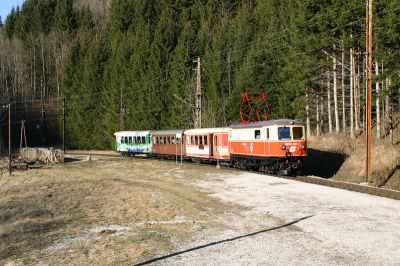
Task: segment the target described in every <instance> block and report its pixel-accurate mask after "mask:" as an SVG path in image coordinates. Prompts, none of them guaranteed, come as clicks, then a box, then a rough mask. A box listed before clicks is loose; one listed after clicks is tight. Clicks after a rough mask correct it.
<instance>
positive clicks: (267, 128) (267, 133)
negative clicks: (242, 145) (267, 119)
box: [267, 128, 269, 140]
mask: <svg viewBox="0 0 400 266" xmlns="http://www.w3.org/2000/svg"><path fill="white" fill-rule="evenodd" d="M267 140H269V128H267Z"/></svg>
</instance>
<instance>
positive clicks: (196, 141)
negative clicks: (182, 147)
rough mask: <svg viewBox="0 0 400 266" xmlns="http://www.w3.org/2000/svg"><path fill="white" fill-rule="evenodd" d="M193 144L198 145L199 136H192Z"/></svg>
mask: <svg viewBox="0 0 400 266" xmlns="http://www.w3.org/2000/svg"><path fill="white" fill-rule="evenodd" d="M194 144H195V145H199V136H195V137H194Z"/></svg>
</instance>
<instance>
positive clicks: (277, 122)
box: [230, 119, 304, 128]
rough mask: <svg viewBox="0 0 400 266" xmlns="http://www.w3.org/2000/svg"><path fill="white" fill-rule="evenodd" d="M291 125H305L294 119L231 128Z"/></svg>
mask: <svg viewBox="0 0 400 266" xmlns="http://www.w3.org/2000/svg"><path fill="white" fill-rule="evenodd" d="M290 125H304V122H303V121H301V120H292V119H278V120H267V121H260V122H253V123H249V124H233V125H231V126H230V127H231V128H248V127H265V126H290Z"/></svg>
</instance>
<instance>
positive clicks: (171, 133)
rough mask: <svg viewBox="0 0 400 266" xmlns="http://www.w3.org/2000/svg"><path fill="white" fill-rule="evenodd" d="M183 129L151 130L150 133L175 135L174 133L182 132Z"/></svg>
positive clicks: (154, 134)
mask: <svg viewBox="0 0 400 266" xmlns="http://www.w3.org/2000/svg"><path fill="white" fill-rule="evenodd" d="M182 133H183V129H179V130H156V131H151V135H153V136H162V135H176V134H182Z"/></svg>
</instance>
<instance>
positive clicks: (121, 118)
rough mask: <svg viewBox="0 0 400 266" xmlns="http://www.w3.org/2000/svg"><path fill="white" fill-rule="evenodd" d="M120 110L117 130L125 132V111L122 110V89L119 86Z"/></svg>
mask: <svg viewBox="0 0 400 266" xmlns="http://www.w3.org/2000/svg"><path fill="white" fill-rule="evenodd" d="M119 103H120V110H119V130H120V131H124V130H125V121H124V116H125V109H124V89H123V87H122V86H121V88H120V100H119Z"/></svg>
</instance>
